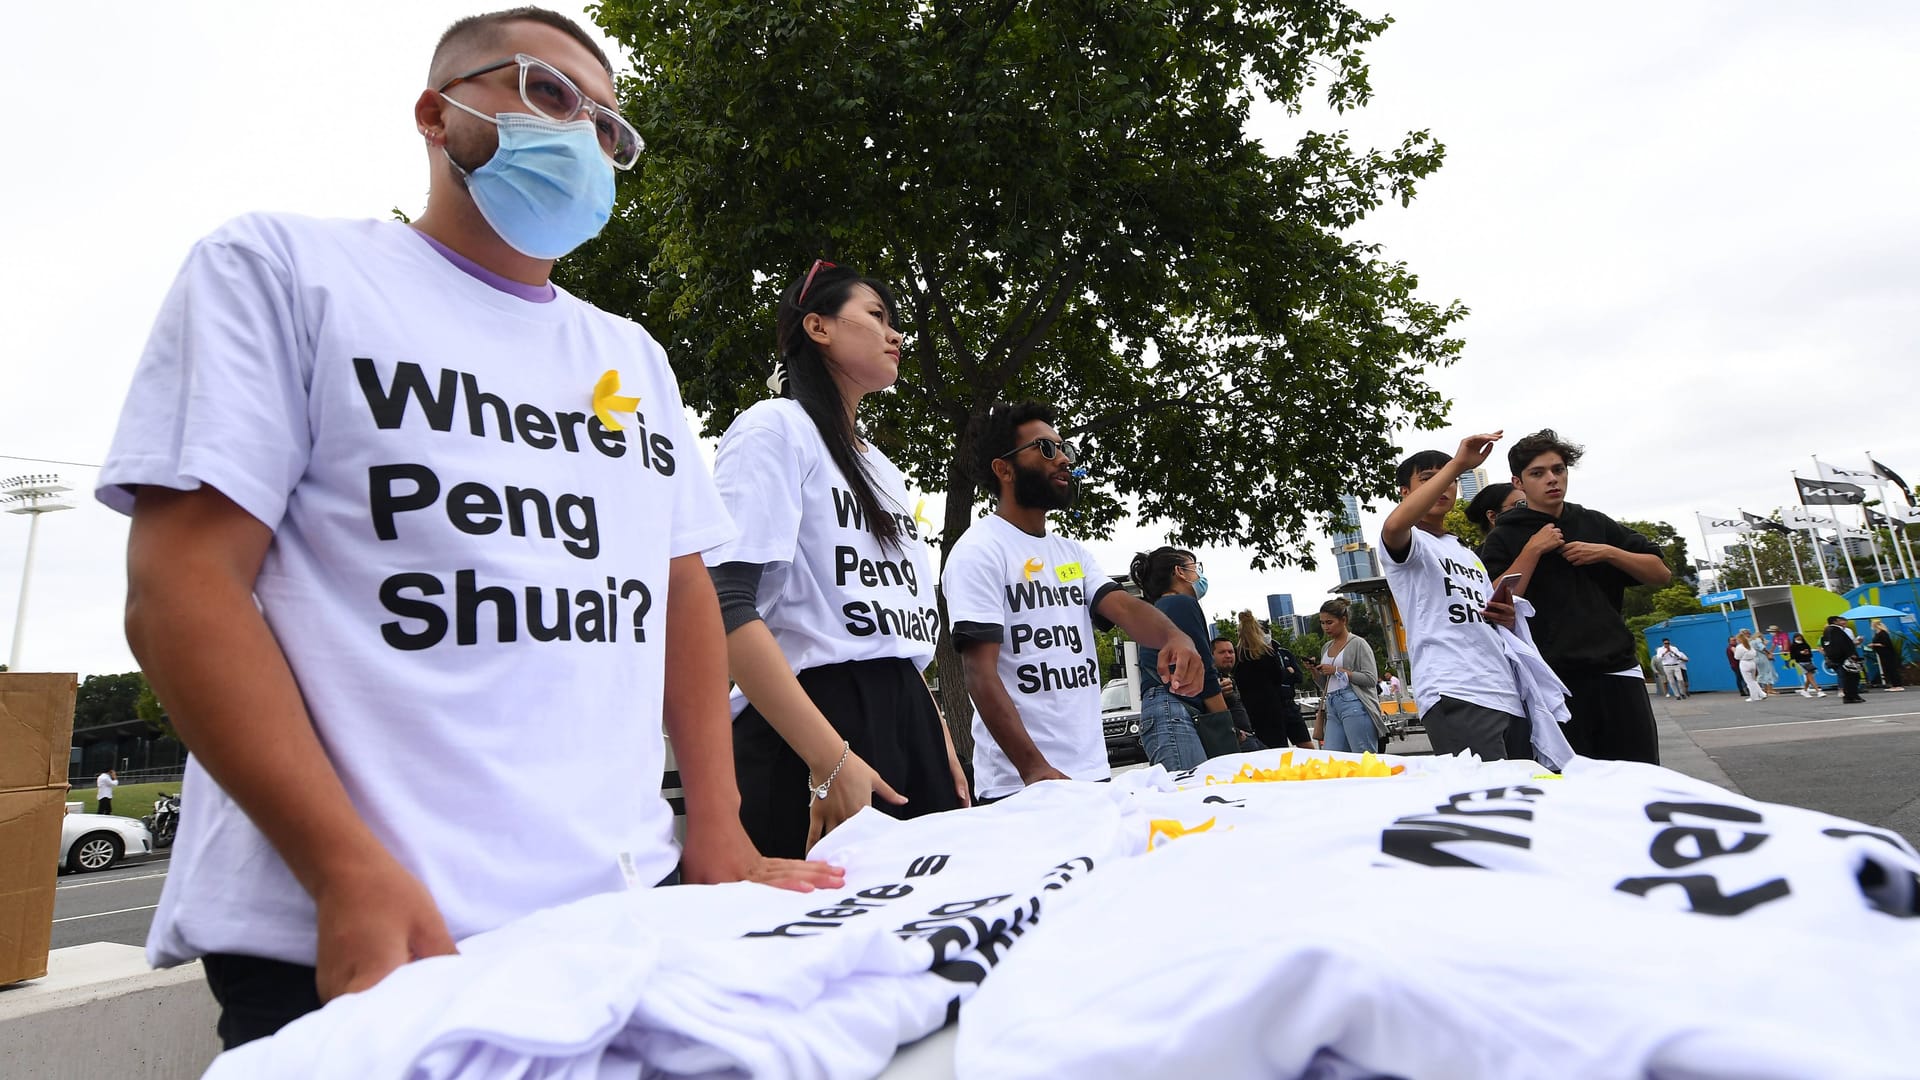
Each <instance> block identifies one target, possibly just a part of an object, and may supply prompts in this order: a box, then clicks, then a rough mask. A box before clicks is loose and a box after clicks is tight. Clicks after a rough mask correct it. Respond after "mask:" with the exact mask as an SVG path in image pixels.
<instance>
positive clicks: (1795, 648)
mask: <svg viewBox="0 0 1920 1080" xmlns="http://www.w3.org/2000/svg"><path fill="white" fill-rule="evenodd" d="M1787 660H1788V662H1789V663H1791V664H1793V666H1794V667H1796V668H1798V669H1799V670H1800V678H1801V679H1802V680H1803V681H1802V683H1801V686H1800V689H1798V690H1795V691H1794V693H1796V694H1799V695H1800V696H1801V697H1826V696H1827V692H1826V691H1825V690H1822V689H1820V680H1819V678H1818V677H1817V676H1818V673H1819V669H1818V668H1816V667H1814V659H1813V645H1812V644H1811V643H1809V642H1808V641H1807V635H1805V634H1802V633H1798V632H1796V633H1795V634H1794V635H1793V640H1791V641H1789V642H1787Z"/></svg>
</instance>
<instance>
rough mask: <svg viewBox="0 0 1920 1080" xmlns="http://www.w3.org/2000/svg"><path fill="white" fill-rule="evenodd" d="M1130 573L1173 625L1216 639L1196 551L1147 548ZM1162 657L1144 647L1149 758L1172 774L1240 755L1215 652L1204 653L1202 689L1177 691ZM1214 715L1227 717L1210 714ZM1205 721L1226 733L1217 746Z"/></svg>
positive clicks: (1143, 727)
mask: <svg viewBox="0 0 1920 1080" xmlns="http://www.w3.org/2000/svg"><path fill="white" fill-rule="evenodd" d="M1128 572H1129V573H1130V574H1131V575H1132V576H1133V580H1134V582H1135V583H1136V584H1138V585H1139V586H1140V596H1141V599H1143V600H1146V601H1147V602H1148V603H1151V604H1152V605H1153V606H1154V607H1156V608H1158V609H1159V610H1160V611H1161V612H1162V613H1163V614H1164V615H1165V616H1166V617H1167V619H1168V620H1170V621H1171V623H1172V624H1173V626H1175V627H1176V628H1178V629H1179V630H1180V631H1182V632H1183V633H1185V634H1186V635H1187V637H1189V638H1191V639H1193V640H1194V641H1196V642H1199V641H1209V640H1211V639H1212V637H1211V635H1209V634H1208V633H1207V627H1209V626H1211V625H1212V624H1211V623H1209V622H1208V621H1207V616H1206V614H1205V613H1204V612H1202V611H1201V610H1200V598H1201V597H1203V596H1205V595H1206V594H1207V575H1206V572H1205V570H1203V569H1202V568H1201V566H1200V563H1199V561H1198V560H1196V559H1195V558H1194V557H1193V552H1191V551H1187V550H1184V549H1182V548H1176V547H1158V548H1155V549H1153V550H1152V551H1143V552H1140V553H1138V554H1136V555H1134V557H1133V562H1132V564H1131V565H1130V566H1129V567H1128ZM1157 656H1158V654H1157V653H1155V652H1153V651H1152V650H1149V649H1141V650H1140V661H1139V667H1140V743H1141V745H1142V746H1144V747H1145V748H1146V751H1147V760H1148V761H1150V762H1152V763H1153V764H1155V765H1164V766H1166V768H1167V771H1168V772H1183V771H1185V770H1187V769H1192V768H1196V767H1198V766H1199V765H1200V764H1201V763H1202V762H1204V761H1206V760H1207V759H1208V758H1210V757H1218V756H1220V755H1222V754H1231V753H1234V752H1235V750H1237V746H1236V745H1234V743H1233V742H1230V741H1228V739H1227V738H1226V737H1225V734H1224V733H1225V731H1226V730H1228V729H1229V728H1231V726H1232V718H1231V717H1232V714H1231V712H1230V710H1229V709H1228V707H1227V699H1226V695H1225V694H1223V693H1222V692H1221V689H1220V674H1219V672H1217V671H1215V670H1214V667H1213V657H1212V654H1211V651H1209V652H1206V653H1202V654H1201V657H1202V659H1203V660H1205V664H1204V666H1203V668H1202V670H1201V678H1202V683H1201V686H1200V687H1199V688H1198V692H1197V693H1193V692H1189V693H1186V694H1176V693H1174V691H1173V688H1172V687H1170V686H1168V685H1167V684H1166V683H1165V682H1164V681H1162V680H1161V678H1160V675H1159V672H1158V671H1157V670H1155V668H1154V664H1155V661H1156V658H1157ZM1212 713H1220V714H1223V715H1222V717H1211V718H1209V716H1208V714H1212ZM1223 719H1224V721H1225V722H1224V723H1221V721H1222V720H1223ZM1203 722H1208V723H1211V724H1212V725H1213V727H1214V729H1215V730H1216V731H1217V732H1219V733H1220V737H1219V738H1216V739H1215V741H1214V742H1213V744H1212V745H1207V740H1206V739H1205V738H1203V737H1202V735H1201V732H1200V727H1201V724H1202V723H1203Z"/></svg>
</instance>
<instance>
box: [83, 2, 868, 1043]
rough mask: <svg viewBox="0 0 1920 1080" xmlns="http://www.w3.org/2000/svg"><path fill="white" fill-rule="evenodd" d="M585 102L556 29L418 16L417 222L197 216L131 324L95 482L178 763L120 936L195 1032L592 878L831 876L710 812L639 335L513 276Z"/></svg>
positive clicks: (709, 713) (582, 162)
mask: <svg viewBox="0 0 1920 1080" xmlns="http://www.w3.org/2000/svg"><path fill="white" fill-rule="evenodd" d="M616 103H617V101H616V97H615V94H614V85H613V75H612V69H611V67H610V65H609V64H608V61H607V58H606V56H605V54H604V53H602V52H601V50H600V49H599V47H598V46H597V45H595V44H594V42H593V40H592V39H591V38H590V37H588V36H587V35H586V33H585V32H584V31H582V30H581V29H580V27H578V26H577V25H575V24H574V23H573V22H571V21H570V20H568V19H566V18H564V17H562V16H559V15H556V14H554V13H552V12H548V11H543V10H540V9H537V8H519V9H515V10H513V11H506V12H498V13H494V14H491V15H482V16H475V17H473V18H469V19H463V20H461V21H460V22H458V23H455V24H454V25H453V26H452V27H451V28H450V29H449V30H448V31H447V32H446V34H445V36H444V37H442V39H441V40H440V43H439V46H438V48H437V49H436V50H435V53H434V56H433V61H432V65H431V68H430V73H429V75H428V82H427V89H425V90H424V91H423V92H422V93H421V94H420V96H419V97H418V99H417V100H415V101H414V102H413V105H412V114H413V119H414V122H415V124H416V126H417V128H418V131H419V133H420V137H421V139H422V141H423V143H424V146H425V149H426V154H427V162H428V166H429V169H430V171H431V187H430V194H429V196H428V200H427V208H426V211H425V212H424V213H423V214H421V215H420V217H419V219H418V221H416V222H414V223H413V224H412V226H411V227H410V226H408V225H406V224H403V223H400V222H393V221H319V220H313V219H307V218H300V217H295V216H292V215H284V214H254V215H248V216H245V217H241V218H239V219H236V220H234V221H232V222H230V223H229V224H227V225H225V226H223V227H222V228H221V229H219V230H218V231H216V232H215V233H213V234H212V235H210V236H208V237H207V238H206V239H204V240H203V241H201V242H200V244H199V245H197V246H196V247H195V249H194V251H193V252H192V254H191V255H190V256H189V257H188V259H187V262H186V264H185V266H184V267H183V268H182V269H181V271H180V275H179V278H178V280H177V281H176V283H175V286H174V288H173V290H172V291H171V293H170V294H169V295H168V297H167V299H166V301H165V304H164V306H163V307H162V310H161V312H160V315H159V318H158V321H157V323H156V325H155V327H154V331H153V334H152V336H151V338H150V339H149V341H148V345H147V349H146V352H145V354H144V356H143V357H142V359H141V361H140V365H139V368H138V370H137V371H136V374H135V376H134V382H133V387H132V391H131V393H130V394H129V396H128V400H127V405H126V408H125V410H124V412H123V414H122V416H121V420H120V427H119V430H118V432H117V434H116V436H115V439H114V444H113V449H112V451H111V452H110V454H109V456H108V460H107V464H106V465H105V467H104V468H103V469H102V471H101V476H100V481H99V489H98V492H97V494H98V496H99V498H100V499H101V500H102V501H103V502H105V503H107V504H108V505H109V506H112V507H114V508H115V509H118V510H121V511H123V512H127V513H130V514H131V515H132V518H133V522H132V530H131V535H130V539H129V548H128V597H127V617H126V624H127V637H128V641H129V643H130V644H131V645H132V647H133V651H134V653H135V655H136V656H138V657H139V659H140V662H141V666H142V668H144V669H145V671H146V673H147V675H148V677H149V678H150V679H151V680H152V682H153V685H154V688H155V690H156V692H157V693H158V694H159V695H160V696H161V697H162V698H163V699H164V700H165V701H166V703H167V709H168V712H169V714H170V715H171V716H172V718H173V721H174V723H175V724H176V725H177V726H178V728H179V730H180V733H181V737H182V739H183V740H184V741H185V742H186V743H187V745H188V746H189V747H191V748H192V751H193V757H192V759H191V761H190V764H189V766H188V770H187V777H186V791H187V795H186V798H187V801H188V803H189V806H190V809H189V810H188V812H187V815H186V818H185V819H184V820H183V822H182V825H181V830H180V836H179V841H178V843H177V844H176V845H175V847H174V855H173V868H172V872H171V873H170V874H169V875H168V878H167V883H166V887H165V890H164V892H163V894H162V896H161V900H160V905H159V910H158V911H157V912H156V914H155V918H154V924H153V929H152V932H151V935H150V937H149V940H148V946H147V949H148V956H149V958H150V959H151V960H152V962H154V963H155V964H157V965H161V966H167V965H172V964H179V963H183V962H185V961H188V960H191V959H194V958H196V957H203V958H204V959H205V971H206V974H207V979H208V982H209V985H210V987H211V988H212V990H213V993H214V996H215V998H216V999H217V1000H218V1001H219V1002H220V1004H221V1007H222V1014H221V1018H220V1022H219V1026H220V1034H221V1037H222V1039H223V1040H224V1041H225V1042H226V1044H227V1045H228V1046H230V1047H231V1046H235V1045H239V1044H240V1043H243V1042H247V1041H249V1040H251V1039H255V1038H259V1037H262V1036H265V1035H270V1034H272V1033H273V1032H274V1031H277V1030H278V1029H279V1028H280V1027H281V1026H283V1025H284V1024H286V1023H288V1022H289V1021H291V1020H293V1019H294V1018H296V1017H298V1016H300V1015H301V1014H303V1013H305V1012H309V1011H311V1010H313V1009H316V1008H318V1007H319V1006H320V1004H321V1002H322V1001H325V1000H327V999H329V998H332V997H334V996H335V995H338V994H342V993H348V992H352V991H357V990H363V989H366V988H367V987H370V986H372V985H374V984H375V983H377V982H379V981H380V980H381V979H383V978H384V977H385V976H386V975H387V974H388V973H389V972H390V971H392V970H393V969H394V968H395V967H397V966H399V965H401V964H404V963H406V962H408V961H409V960H412V959H416V958H420V957H425V956H432V955H436V954H443V953H448V952H452V951H453V950H454V947H455V946H454V943H455V942H456V941H458V940H460V939H462V938H464V937H467V936H469V935H472V934H475V933H478V932H480V931H484V930H487V929H490V928H493V927H496V926H499V925H501V924H503V923H505V922H508V921H510V920H512V919H514V918H517V917H519V916H521V915H524V914H527V913H529V912H532V911H535V910H538V909H541V908H545V907H549V906H552V905H555V904H561V903H565V902H568V901H572V900H576V899H580V898H582V897H585V896H589V895H592V894H596V893H602V892H609V891H613V890H617V889H620V888H622V887H623V886H625V887H633V886H635V885H651V884H653V883H655V882H658V881H664V880H671V879H673V878H674V876H675V875H676V873H677V874H678V875H679V877H680V878H682V879H684V880H687V881H694V882H718V881H730V880H740V879H756V880H766V881H770V882H773V883H776V884H782V885H785V886H788V887H792V888H797V889H801V890H808V889H810V888H812V887H815V886H829V887H832V886H837V885H838V884H839V883H840V880H841V875H840V873H839V871H837V870H834V869H832V868H830V867H827V866H824V865H821V864H815V863H804V862H794V861H778V860H765V859H762V858H761V857H760V856H759V854H758V853H757V852H756V851H755V850H754V848H753V845H752V843H751V841H749V840H748V839H747V836H746V833H745V832H744V830H743V829H742V827H741V824H740V821H739V816H738V807H739V793H738V790H737V788H736V787H735V782H734V776H733V758H732V748H731V745H730V741H729V729H728V709H727V699H726V686H727V678H726V645H725V640H724V637H723V634H722V630H721V621H720V611H719V606H718V603H717V601H716V599H715V596H714V591H713V586H712V584H711V582H710V581H709V579H708V577H707V574H706V571H705V568H704V567H703V566H702V565H701V560H700V552H701V551H702V550H703V549H705V548H708V547H712V546H714V545H716V544H719V543H722V542H724V541H726V540H728V539H730V538H731V537H732V536H733V535H734V528H733V524H732V522H731V520H730V519H729V518H728V516H727V514H726V512H725V510H724V508H723V506H722V505H721V503H720V500H719V497H718V495H717V493H716V491H715V489H714V486H713V481H712V479H711V477H710V476H709V475H708V474H707V473H706V471H705V470H704V469H702V468H701V467H700V465H699V464H698V458H697V456H696V455H695V454H694V452H693V440H692V434H691V432H689V431H688V429H687V427H686V424H685V421H684V420H683V419H682V414H681V406H680V397H679V393H678V388H677V386H676V385H675V382H674V378H673V373H672V371H671V370H670V369H669V368H668V366H667V361H666V357H665V355H664V354H663V353H662V351H661V349H660V346H659V345H658V344H656V343H655V342H654V340H653V339H652V338H651V337H650V336H648V334H647V333H646V331H644V330H642V329H641V328H640V327H638V326H636V325H634V324H633V323H631V322H628V321H627V320H624V319H620V318H617V317H615V316H612V315H609V314H607V313H605V312H602V311H599V310H597V309H595V308H593V307H592V306H590V305H588V304H586V303H584V302H582V301H580V300H578V299H575V298H574V297H572V296H569V295H567V294H565V293H564V292H561V291H560V290H559V289H557V288H555V287H554V286H553V285H552V283H551V282H550V281H549V280H548V277H549V274H550V272H551V270H552V268H553V261H554V260H555V259H557V258H559V257H560V256H562V255H565V254H566V253H567V252H569V251H571V250H573V249H574V248H575V247H577V246H578V245H579V244H581V243H583V242H585V241H586V240H588V239H589V238H591V237H592V236H593V235H595V234H596V233H597V232H599V230H600V228H601V227H602V226H603V225H604V224H605V223H606V221H607V219H608V216H609V214H610V213H611V210H612V207H613V191H614V182H613V178H614V171H615V170H616V169H620V168H629V167H631V166H632V165H633V164H634V162H635V161H636V159H637V158H638V155H639V152H640V143H639V137H638V135H637V134H635V132H634V130H633V128H632V125H630V124H628V123H627V122H626V121H625V120H624V119H622V118H621V117H620V115H619V113H618V111H617V109H616ZM663 718H664V719H663ZM663 723H664V726H665V728H666V730H667V732H668V733H669V734H670V735H671V736H672V739H673V745H674V749H675V752H676V756H677V758H678V763H679V769H680V771H681V774H682V776H683V780H684V785H685V791H686V812H687V819H686V840H685V845H684V849H683V850H679V849H676V847H675V845H674V842H673V814H672V811H671V810H670V809H669V807H668V806H667V804H666V802H665V800H663V799H662V798H661V795H660V783H661V775H662V771H663V760H662V758H663V749H662V740H661V730H662V725H663ZM609 767H610V768H609ZM601 772H612V773H615V774H617V775H619V776H620V777H621V778H622V782H621V783H617V784H614V785H612V786H610V787H609V786H607V785H600V789H599V791H598V793H597V795H596V797H595V802H596V803H597V804H598V805H597V806H596V808H595V809H594V810H592V811H587V810H583V809H582V808H581V807H580V805H579V800H578V796H577V789H578V787H579V784H580V779H581V777H582V776H586V775H594V774H596V773H601ZM476 795H478V796H482V797H484V798H485V799H486V800H487V805H488V807H489V812H488V813H487V814H485V815H480V814H478V813H469V812H466V811H470V810H472V809H473V808H472V807H471V806H470V805H469V804H470V803H471V802H472V800H473V799H474V798H475V796H476ZM501 822H505V823H506V826H505V828H504V829H503V828H502V827H501V824H500V823H501ZM676 864H677V868H676Z"/></svg>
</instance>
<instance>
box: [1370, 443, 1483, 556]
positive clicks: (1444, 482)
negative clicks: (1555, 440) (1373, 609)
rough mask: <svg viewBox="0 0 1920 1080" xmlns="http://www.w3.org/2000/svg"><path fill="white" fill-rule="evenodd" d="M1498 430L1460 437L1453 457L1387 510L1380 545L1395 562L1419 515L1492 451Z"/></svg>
mask: <svg viewBox="0 0 1920 1080" xmlns="http://www.w3.org/2000/svg"><path fill="white" fill-rule="evenodd" d="M1501 434H1502V432H1499V431H1493V432H1488V433H1486V434H1482V435H1469V436H1467V437H1466V438H1464V439H1461V440H1460V446H1459V448H1458V449H1457V450H1455V451H1454V452H1453V459H1452V460H1450V461H1448V462H1447V463H1446V464H1445V465H1443V466H1441V467H1440V469H1439V470H1438V471H1437V472H1435V473H1434V474H1433V475H1432V476H1430V477H1428V478H1427V479H1426V480H1425V482H1423V483H1420V484H1416V485H1415V486H1414V488H1413V490H1411V491H1409V492H1407V497H1406V498H1404V499H1402V500H1400V505H1398V506H1396V507H1394V508H1393V510H1392V511H1391V512H1390V513H1388V514H1387V520H1386V523H1385V524H1383V525H1381V527H1380V546H1381V547H1382V548H1385V549H1386V552H1387V554H1388V555H1390V556H1392V558H1393V561H1394V562H1396V563H1399V562H1405V561H1406V558H1407V552H1408V551H1409V550H1411V548H1412V546H1413V530H1414V528H1415V527H1417V526H1418V525H1419V524H1420V519H1421V518H1424V517H1426V516H1427V512H1428V511H1429V510H1432V509H1433V506H1434V504H1435V503H1437V502H1439V501H1440V496H1442V495H1444V494H1446V492H1447V489H1448V488H1449V487H1452V486H1453V485H1454V484H1455V483H1457V482H1458V481H1459V479H1460V477H1461V476H1462V475H1463V474H1465V473H1468V472H1471V471H1473V470H1474V469H1476V468H1478V467H1479V466H1480V463H1481V462H1483V461H1485V460H1487V455H1489V454H1491V453H1492V452H1493V444H1494V443H1496V442H1498V441H1500V436H1501Z"/></svg>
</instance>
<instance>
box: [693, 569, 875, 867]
mask: <svg viewBox="0 0 1920 1080" xmlns="http://www.w3.org/2000/svg"><path fill="white" fill-rule="evenodd" d="M665 647H666V675H665V687H664V691H663V695H662V703H661V704H662V706H663V710H664V713H663V720H664V722H665V726H666V730H667V737H668V738H670V739H672V740H673V756H674V760H675V761H676V762H678V764H679V767H680V780H681V786H682V788H683V789H684V790H685V792H686V804H687V838H686V842H685V844H684V845H683V849H682V852H681V864H680V865H681V876H682V880H684V881H685V882H687V883H688V884H714V883H718V882H724V881H759V882H764V883H766V884H768V885H777V886H779V887H780V888H783V889H792V890H795V891H798V892H811V891H813V890H814V889H817V888H837V887H838V886H839V885H840V884H841V883H842V882H843V881H844V880H845V874H844V872H843V871H842V870H840V868H838V867H834V866H829V865H827V864H826V863H818V862H802V861H800V860H798V859H769V858H766V857H764V856H762V855H761V854H760V853H759V851H757V850H756V849H755V848H754V846H753V841H752V840H750V839H748V837H747V831H746V829H745V827H743V826H742V825H741V824H740V788H739V786H738V784H737V783H736V782H735V780H734V772H733V724H732V721H731V719H730V718H729V717H728V715H727V711H728V710H727V642H726V637H725V634H724V631H723V630H722V624H721V621H720V601H719V599H718V597H716V596H715V594H714V591H713V579H712V578H710V577H708V576H707V568H706V566H705V565H703V564H702V563H701V561H700V556H699V555H697V554H695V555H680V556H676V557H675V558H674V559H673V561H672V563H671V564H670V569H669V570H668V577H667V640H666V646H665Z"/></svg>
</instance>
